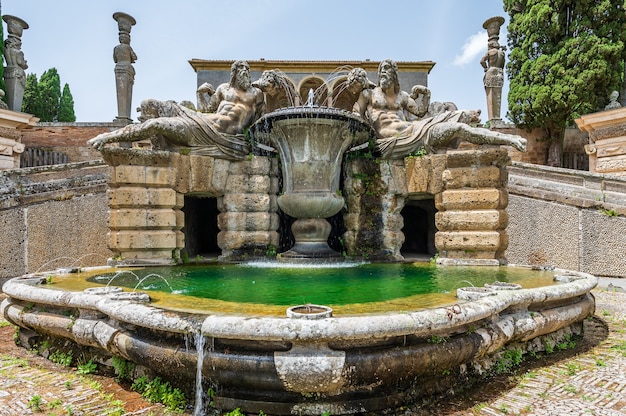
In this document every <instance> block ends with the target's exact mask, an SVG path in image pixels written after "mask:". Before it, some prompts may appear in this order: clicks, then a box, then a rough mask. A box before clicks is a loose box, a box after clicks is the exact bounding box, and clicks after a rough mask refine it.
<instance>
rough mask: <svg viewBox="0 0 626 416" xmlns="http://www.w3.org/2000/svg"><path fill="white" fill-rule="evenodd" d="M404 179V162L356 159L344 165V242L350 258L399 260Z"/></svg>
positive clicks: (402, 236)
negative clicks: (345, 209) (345, 207)
mask: <svg viewBox="0 0 626 416" xmlns="http://www.w3.org/2000/svg"><path fill="white" fill-rule="evenodd" d="M405 177H406V174H405V168H404V160H380V161H375V160H372V159H356V160H353V161H351V162H348V163H346V169H345V173H344V187H343V189H344V193H345V195H344V196H345V200H346V205H347V207H348V211H347V213H346V214H345V215H344V226H345V228H346V231H345V233H344V235H343V240H344V244H345V247H346V253H347V254H348V255H349V256H356V257H362V258H365V259H370V260H382V261H396V260H401V259H402V255H401V254H400V249H401V248H402V244H403V243H404V234H403V233H402V227H403V226H404V220H403V218H402V215H401V211H402V208H403V207H404V196H405V195H406V193H407V190H406V180H405Z"/></svg>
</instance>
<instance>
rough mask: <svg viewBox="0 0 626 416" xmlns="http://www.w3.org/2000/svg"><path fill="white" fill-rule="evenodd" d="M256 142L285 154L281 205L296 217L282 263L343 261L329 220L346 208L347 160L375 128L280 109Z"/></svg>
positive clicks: (306, 109)
mask: <svg viewBox="0 0 626 416" xmlns="http://www.w3.org/2000/svg"><path fill="white" fill-rule="evenodd" d="M252 134H253V136H254V138H255V140H257V141H260V142H265V143H269V144H270V145H271V146H273V147H274V148H275V149H276V150H277V152H278V153H279V155H280V160H281V163H282V170H283V195H281V196H279V197H278V201H277V202H278V206H279V207H280V209H282V210H283V212H285V213H286V214H287V215H289V216H291V217H293V218H296V221H295V222H294V223H293V225H292V227H291V230H292V232H293V235H294V238H295V244H294V246H293V247H292V248H291V249H290V250H288V251H286V252H284V253H281V256H280V258H281V259H282V260H287V261H289V260H294V261H297V260H298V259H303V260H306V259H309V258H338V257H340V253H338V252H336V251H335V250H333V249H332V248H330V247H329V245H328V236H329V234H330V232H331V225H330V224H329V223H328V221H326V219H325V218H329V217H331V216H333V215H335V214H337V213H338V212H339V211H341V209H342V208H343V206H344V199H343V197H342V196H341V195H340V192H339V179H340V174H341V161H342V158H343V154H344V153H345V151H346V150H348V149H349V148H350V147H353V146H356V145H359V144H362V143H365V142H367V141H368V140H369V138H370V137H371V135H372V134H373V132H372V130H371V128H370V127H369V126H368V125H367V124H365V123H363V122H362V121H361V120H360V119H359V118H358V117H356V116H354V115H352V114H351V113H349V112H347V111H344V110H339V109H336V108H328V107H317V106H303V107H289V108H283V109H279V110H277V111H274V112H272V113H269V114H267V115H265V116H264V117H262V118H261V119H259V120H258V121H257V122H256V123H255V125H254V126H253V127H252Z"/></svg>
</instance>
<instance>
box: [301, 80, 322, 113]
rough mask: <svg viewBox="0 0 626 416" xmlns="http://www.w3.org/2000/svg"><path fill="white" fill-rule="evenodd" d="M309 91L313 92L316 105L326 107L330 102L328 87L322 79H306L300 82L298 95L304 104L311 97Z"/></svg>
mask: <svg viewBox="0 0 626 416" xmlns="http://www.w3.org/2000/svg"><path fill="white" fill-rule="evenodd" d="M309 90H313V92H314V94H315V97H314V101H313V103H314V104H317V105H320V106H325V105H327V104H328V103H327V101H328V85H326V81H325V80H324V79H322V78H320V77H317V76H312V77H307V78H304V79H303V80H302V81H300V85H299V86H298V93H299V94H300V97H302V103H303V104H306V102H307V99H308V97H309Z"/></svg>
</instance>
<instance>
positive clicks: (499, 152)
mask: <svg viewBox="0 0 626 416" xmlns="http://www.w3.org/2000/svg"><path fill="white" fill-rule="evenodd" d="M508 161H509V159H508V156H507V152H506V150H504V149H499V148H498V149H479V150H469V151H448V152H447V154H446V168H445V170H444V171H443V174H442V182H443V191H442V192H441V193H438V194H436V195H435V206H436V208H437V210H438V212H437V214H436V215H435V224H436V226H437V229H438V232H437V233H436V235H435V246H436V247H437V250H438V253H439V259H438V262H439V263H441V264H468V265H498V264H500V263H501V262H503V261H504V250H505V249H506V247H507V245H508V238H507V236H506V226H507V223H508V217H507V214H506V211H505V209H506V206H507V205H508V192H507V189H506V183H507V171H506V165H507V164H508Z"/></svg>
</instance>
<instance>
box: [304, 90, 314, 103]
mask: <svg viewBox="0 0 626 416" xmlns="http://www.w3.org/2000/svg"><path fill="white" fill-rule="evenodd" d="M314 98H315V93H314V92H313V88H309V96H308V98H307V100H306V106H307V107H313V99H314Z"/></svg>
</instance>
